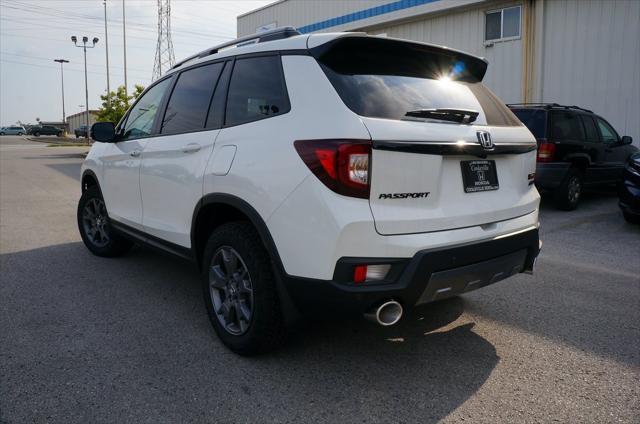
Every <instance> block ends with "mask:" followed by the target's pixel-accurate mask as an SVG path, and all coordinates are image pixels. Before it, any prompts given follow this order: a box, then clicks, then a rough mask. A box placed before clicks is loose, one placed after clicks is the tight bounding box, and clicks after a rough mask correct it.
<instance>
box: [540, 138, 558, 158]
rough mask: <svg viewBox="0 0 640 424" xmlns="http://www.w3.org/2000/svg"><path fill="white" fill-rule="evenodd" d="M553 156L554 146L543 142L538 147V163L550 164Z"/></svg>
mask: <svg viewBox="0 0 640 424" xmlns="http://www.w3.org/2000/svg"><path fill="white" fill-rule="evenodd" d="M555 154H556V145H555V144H553V143H548V142H546V141H543V142H542V143H540V144H539V145H538V162H551V161H553V157H554V156H555Z"/></svg>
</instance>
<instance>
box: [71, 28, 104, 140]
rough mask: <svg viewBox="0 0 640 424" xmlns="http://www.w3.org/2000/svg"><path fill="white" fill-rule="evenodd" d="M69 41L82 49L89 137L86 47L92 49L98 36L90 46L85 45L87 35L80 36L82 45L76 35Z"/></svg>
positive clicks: (86, 121)
mask: <svg viewBox="0 0 640 424" xmlns="http://www.w3.org/2000/svg"><path fill="white" fill-rule="evenodd" d="M71 41H72V42H73V44H74V45H75V46H76V47H80V48H82V50H83V51H84V96H85V104H86V107H85V111H86V117H85V123H86V125H87V134H86V136H85V137H86V138H89V84H88V83H87V49H92V48H94V47H95V46H96V44H97V43H98V37H93V40H92V41H93V45H91V46H87V43H88V42H89V37H87V36H86V35H85V36H84V37H82V45H78V37H76V36H75V35H73V36H71Z"/></svg>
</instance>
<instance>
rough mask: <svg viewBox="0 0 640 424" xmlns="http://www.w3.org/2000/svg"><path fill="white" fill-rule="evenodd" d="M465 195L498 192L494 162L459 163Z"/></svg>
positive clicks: (469, 161)
mask: <svg viewBox="0 0 640 424" xmlns="http://www.w3.org/2000/svg"><path fill="white" fill-rule="evenodd" d="M460 168H461V170H462V182H463V184H464V192H465V193H477V192H480V191H490V190H498V188H500V184H499V183H498V171H497V170H496V162H495V161H494V160H466V161H461V162H460Z"/></svg>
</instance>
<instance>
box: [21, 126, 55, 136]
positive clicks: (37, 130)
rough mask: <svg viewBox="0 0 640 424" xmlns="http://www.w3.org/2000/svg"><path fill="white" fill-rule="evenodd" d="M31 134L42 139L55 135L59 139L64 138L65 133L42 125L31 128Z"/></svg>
mask: <svg viewBox="0 0 640 424" xmlns="http://www.w3.org/2000/svg"><path fill="white" fill-rule="evenodd" d="M29 134H31V135H34V136H36V137H40V136H41V135H55V136H57V137H62V134H63V131H62V130H61V129H60V128H58V127H54V126H53V125H40V126H37V127H31V128H29Z"/></svg>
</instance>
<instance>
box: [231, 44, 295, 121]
mask: <svg viewBox="0 0 640 424" xmlns="http://www.w3.org/2000/svg"><path fill="white" fill-rule="evenodd" d="M289 109H290V106H289V98H288V97H287V89H286V86H285V83H284V77H283V75H282V67H281V64H280V57H279V56H264V57H253V58H247V59H237V60H236V64H235V66H234V68H233V75H232V76H231V82H230V84H229V94H228V97H227V115H226V125H237V124H242V123H245V122H251V121H257V120H259V119H264V118H269V117H272V116H275V115H281V114H283V113H287V112H288V111H289Z"/></svg>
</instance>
